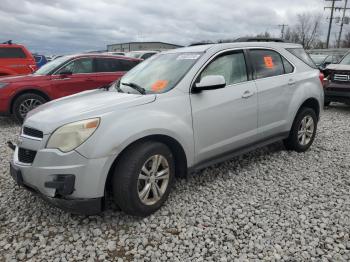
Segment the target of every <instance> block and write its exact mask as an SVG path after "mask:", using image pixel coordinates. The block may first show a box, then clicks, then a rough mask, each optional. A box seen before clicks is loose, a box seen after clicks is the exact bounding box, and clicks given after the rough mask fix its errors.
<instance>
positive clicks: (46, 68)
mask: <svg viewBox="0 0 350 262" xmlns="http://www.w3.org/2000/svg"><path fill="white" fill-rule="evenodd" d="M69 59H71V57H69V56H63V57H60V58H57V59H55V60H52V61H50V62H48V63H47V64H45V65H43V66H42V67H40V68H39V69H38V70H37V71H35V72H34V75H47V74H49V73H50V72H52V71H53V70H55V69H56V68H58V67H60V66H61V65H62V64H64V63H65V62H67V61H68V60H69Z"/></svg>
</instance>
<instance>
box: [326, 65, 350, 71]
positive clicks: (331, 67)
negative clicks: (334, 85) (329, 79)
mask: <svg viewBox="0 0 350 262" xmlns="http://www.w3.org/2000/svg"><path fill="white" fill-rule="evenodd" d="M326 69H328V70H345V71H347V70H350V65H342V64H330V65H328V66H327V68H326Z"/></svg>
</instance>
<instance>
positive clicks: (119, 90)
mask: <svg viewBox="0 0 350 262" xmlns="http://www.w3.org/2000/svg"><path fill="white" fill-rule="evenodd" d="M115 89H117V91H118V92H119V93H124V91H123V90H122V89H121V88H120V80H118V82H117V83H116V84H115Z"/></svg>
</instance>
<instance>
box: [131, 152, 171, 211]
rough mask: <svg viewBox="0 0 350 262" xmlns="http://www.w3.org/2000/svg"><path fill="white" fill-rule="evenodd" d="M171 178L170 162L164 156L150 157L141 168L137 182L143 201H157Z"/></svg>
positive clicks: (148, 203) (150, 203)
mask: <svg viewBox="0 0 350 262" xmlns="http://www.w3.org/2000/svg"><path fill="white" fill-rule="evenodd" d="M169 178H170V169H169V163H168V161H167V159H166V158H165V157H164V156H162V155H154V156H151V157H150V158H148V159H147V160H146V162H145V163H144V164H143V166H142V168H141V171H140V173H139V177H138V183H137V189H138V195H139V198H140V200H141V202H142V203H143V204H145V205H154V204H155V203H157V202H158V201H159V200H160V199H161V198H162V197H163V195H164V193H165V191H166V190H167V187H168V184H169Z"/></svg>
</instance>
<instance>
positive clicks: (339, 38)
mask: <svg viewBox="0 0 350 262" xmlns="http://www.w3.org/2000/svg"><path fill="white" fill-rule="evenodd" d="M347 5H348V0H345V5H344V8H343V17H342V18H341V22H340V30H339V37H338V43H337V47H338V48H339V47H340V40H341V33H342V32H343V25H344V17H345V13H346V10H348V9H350V8H347Z"/></svg>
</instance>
